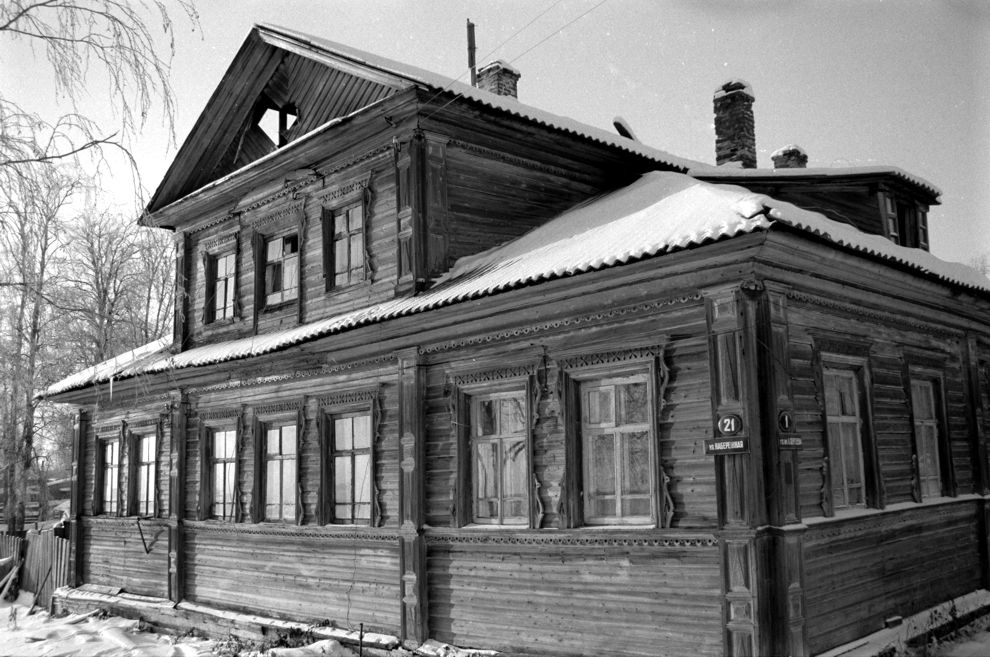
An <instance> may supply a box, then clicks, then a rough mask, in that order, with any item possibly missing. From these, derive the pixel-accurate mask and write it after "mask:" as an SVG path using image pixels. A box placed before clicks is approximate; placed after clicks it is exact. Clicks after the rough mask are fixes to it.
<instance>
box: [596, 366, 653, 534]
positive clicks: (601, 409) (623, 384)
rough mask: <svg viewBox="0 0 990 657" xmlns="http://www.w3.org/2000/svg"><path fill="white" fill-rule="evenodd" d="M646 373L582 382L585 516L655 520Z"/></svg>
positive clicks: (616, 521)
mask: <svg viewBox="0 0 990 657" xmlns="http://www.w3.org/2000/svg"><path fill="white" fill-rule="evenodd" d="M649 400H650V391H649V384H648V382H647V377H646V375H645V374H636V375H632V376H621V377H613V378H601V379H592V380H586V381H581V382H580V383H579V403H580V406H581V447H582V454H583V473H582V474H583V476H584V500H583V501H584V520H585V522H586V523H587V524H591V525H601V524H648V523H651V522H652V521H653V510H652V500H653V489H654V477H653V470H654V468H653V466H652V463H653V458H654V457H653V453H652V452H653V447H652V445H653V431H652V429H651V421H650V417H651V404H650V401H649Z"/></svg>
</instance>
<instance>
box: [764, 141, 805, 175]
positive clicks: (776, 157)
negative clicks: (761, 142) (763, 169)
mask: <svg viewBox="0 0 990 657" xmlns="http://www.w3.org/2000/svg"><path fill="white" fill-rule="evenodd" d="M770 159H771V160H773V168H774V169H804V168H805V167H807V166H808V154H807V153H805V152H804V149H803V148H801V147H800V146H798V145H797V144H788V145H787V146H783V147H781V148H778V149H777V150H775V151H774V152H773V153H771V154H770Z"/></svg>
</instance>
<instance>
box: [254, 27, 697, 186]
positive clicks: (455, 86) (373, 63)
mask: <svg viewBox="0 0 990 657" xmlns="http://www.w3.org/2000/svg"><path fill="white" fill-rule="evenodd" d="M256 27H257V29H258V32H259V34H260V35H261V37H262V38H263V39H266V38H267V39H268V40H273V41H274V43H275V45H281V44H280V43H279V42H278V41H277V37H283V38H289V39H292V40H294V41H297V42H300V43H303V44H306V45H308V46H310V47H311V48H315V49H317V50H322V51H325V52H327V53H333V54H337V55H339V56H342V57H344V58H346V59H349V60H351V61H353V62H355V63H358V64H364V65H366V66H370V67H371V68H375V69H378V70H380V71H383V72H387V73H391V74H392V75H396V76H398V77H401V78H403V79H405V80H408V81H409V82H413V83H416V84H419V85H422V86H424V87H427V88H428V89H430V90H432V91H436V92H438V93H439V92H442V91H444V90H446V91H449V92H451V93H453V94H456V95H458V96H461V97H463V98H466V99H468V100H471V101H474V102H477V103H481V104H482V105H485V106H486V107H489V108H492V109H496V110H500V111H503V112H506V113H508V114H510V115H512V116H516V117H518V118H522V119H527V120H530V121H534V122H536V123H537V124H539V125H542V126H545V127H548V128H554V129H557V130H562V131H564V132H567V133H570V134H573V135H577V136H579V137H584V138H587V139H591V140H592V141H595V142H598V143H601V144H606V145H609V146H613V147H615V148H618V149H620V150H623V151H626V152H627V153H634V154H636V155H640V156H642V157H645V158H648V159H650V160H654V161H656V162H660V163H663V164H666V165H669V166H673V167H675V168H678V169H681V170H683V171H687V170H688V169H690V168H692V167H696V166H703V164H702V163H700V162H696V161H694V160H689V159H686V158H683V157H677V156H676V155H672V154H670V153H668V152H666V151H662V150H660V149H657V148H653V147H651V146H646V145H645V144H642V143H641V142H637V141H632V140H629V139H626V138H624V137H620V136H619V135H617V134H615V133H613V132H611V131H609V130H604V129H602V128H596V127H594V126H590V125H587V124H584V123H581V122H580V121H575V120H574V119H571V118H568V117H564V116H558V115H556V114H552V113H550V112H546V111H544V110H541V109H538V108H535V107H532V106H530V105H526V104H523V103H520V102H519V100H518V99H516V98H514V97H512V96H499V95H498V94H494V93H492V92H490V91H486V90H484V89H479V88H477V87H472V86H471V85H470V84H466V83H463V82H458V81H457V80H452V79H450V78H448V77H445V76H443V75H439V74H437V73H433V72H432V71H427V70H425V69H421V68H418V67H415V66H411V65H409V64H403V63H401V62H397V61H394V60H391V59H388V58H386V57H381V56H379V55H375V54H372V53H369V52H364V51H362V50H358V49H357V48H352V47H351V46H345V45H343V44H340V43H336V42H333V41H329V40H327V39H322V38H320V37H315V36H311V35H309V34H305V33H303V32H297V31H295V30H291V29H288V28H285V27H278V26H275V25H270V24H260V25H257V26H256ZM503 63H504V62H503Z"/></svg>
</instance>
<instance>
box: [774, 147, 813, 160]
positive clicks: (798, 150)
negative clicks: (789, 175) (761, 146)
mask: <svg viewBox="0 0 990 657" xmlns="http://www.w3.org/2000/svg"><path fill="white" fill-rule="evenodd" d="M787 152H792V153H800V154H801V155H807V154H808V153H806V152H805V150H804V149H803V148H801V147H800V146H798V145H797V144H787V145H786V146H781V147H780V148H778V149H777V150H775V151H774V152H773V153H770V157H777V156H778V155H783V154H784V153H787Z"/></svg>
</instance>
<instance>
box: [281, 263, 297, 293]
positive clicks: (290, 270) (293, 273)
mask: <svg viewBox="0 0 990 657" xmlns="http://www.w3.org/2000/svg"><path fill="white" fill-rule="evenodd" d="M298 287H299V256H295V255H294V256H289V257H287V258H286V259H285V264H284V271H283V274H282V289H283V290H285V291H286V298H290V299H291V298H295V293H294V290H295V289H296V288H298ZM290 292H292V293H291V294H289V293H290Z"/></svg>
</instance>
